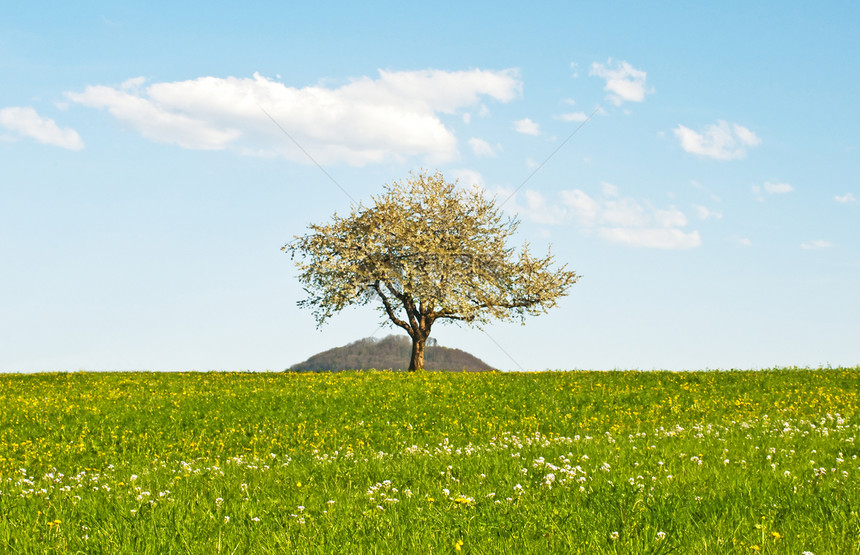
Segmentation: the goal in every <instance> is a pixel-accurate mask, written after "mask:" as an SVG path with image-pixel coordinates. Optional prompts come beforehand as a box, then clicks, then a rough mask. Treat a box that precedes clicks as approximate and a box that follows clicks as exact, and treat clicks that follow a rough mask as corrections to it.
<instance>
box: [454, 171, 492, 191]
mask: <svg viewBox="0 0 860 555" xmlns="http://www.w3.org/2000/svg"><path fill="white" fill-rule="evenodd" d="M451 175H452V176H453V177H454V179H456V180H457V181H458V182H459V184H460V185H461V186H462V187H464V188H467V189H470V188H473V187H477V188H478V189H482V190H486V186H485V185H484V176H482V175H481V174H480V173H479V172H476V171H475V170H469V169H465V168H464V169H457V170H452V171H451Z"/></svg>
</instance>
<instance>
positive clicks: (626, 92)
mask: <svg viewBox="0 0 860 555" xmlns="http://www.w3.org/2000/svg"><path fill="white" fill-rule="evenodd" d="M611 64H612V58H610V59H609V60H608V61H607V63H606V65H603V64H599V63H597V62H594V63H593V64H591V71H589V72H588V74H589V75H596V76H597V77H600V78H601V79H604V80H606V86H605V87H604V90H606V91H609V95H608V98H609V100H610V101H611V102H612V103H613V104H615V105H616V106H620V105H621V104H623V103H624V102H625V101H628V102H642V101H643V100H645V95H646V94H651V93H653V92H654V89H653V88H651V89H649V88H648V87H647V85H646V83H645V80H646V78H647V74H646V73H645V72H644V71H642V70H640V69H636V68H634V67H633V66H631V65H630V64H629V63H627V62H624V61H621V62H618V63H617V64H615V69H610V67H609V66H611Z"/></svg>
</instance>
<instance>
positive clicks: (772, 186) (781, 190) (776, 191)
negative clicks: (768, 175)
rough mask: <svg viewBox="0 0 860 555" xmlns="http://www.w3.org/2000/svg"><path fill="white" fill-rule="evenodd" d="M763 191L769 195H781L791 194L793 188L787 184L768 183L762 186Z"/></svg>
mask: <svg viewBox="0 0 860 555" xmlns="http://www.w3.org/2000/svg"><path fill="white" fill-rule="evenodd" d="M764 190H765V192H767V193H770V194H771V195H781V194H785V193H790V192H792V191H793V190H794V187H792V186H791V185H789V184H788V183H771V182H769V181H768V182H766V183H765V184H764Z"/></svg>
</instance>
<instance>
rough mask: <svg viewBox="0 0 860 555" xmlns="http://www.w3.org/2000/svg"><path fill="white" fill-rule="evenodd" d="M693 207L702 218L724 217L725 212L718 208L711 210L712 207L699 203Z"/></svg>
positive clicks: (719, 218) (717, 218)
mask: <svg viewBox="0 0 860 555" xmlns="http://www.w3.org/2000/svg"><path fill="white" fill-rule="evenodd" d="M693 209H694V210H695V211H696V216H698V217H699V219H700V220H703V221H704V220H710V219H714V220H721V219H723V213H722V212H720V211H718V210H711V209H710V208H708V207H706V206H701V205H699V204H696V205H694V206H693Z"/></svg>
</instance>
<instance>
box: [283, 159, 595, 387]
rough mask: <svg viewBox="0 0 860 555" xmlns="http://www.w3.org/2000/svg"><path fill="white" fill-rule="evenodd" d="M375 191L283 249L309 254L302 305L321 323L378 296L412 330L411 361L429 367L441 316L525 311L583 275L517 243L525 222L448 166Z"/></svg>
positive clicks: (549, 302)
mask: <svg viewBox="0 0 860 555" xmlns="http://www.w3.org/2000/svg"><path fill="white" fill-rule="evenodd" d="M372 200H373V204H372V206H367V207H365V206H362V205H359V206H357V207H353V208H352V210H351V211H350V214H349V215H348V216H346V217H342V216H339V215H338V214H335V215H334V216H333V217H332V220H331V222H330V223H327V224H312V225H310V226H309V229H310V233H308V234H306V235H302V236H298V237H295V240H294V241H292V242H291V243H289V244H287V245H284V247H282V249H281V250H285V251H288V252H290V253H291V255H292V256H293V258H294V259H295V258H296V256H297V255H298V257H299V259H300V260H298V261H297V262H296V266H297V267H298V269H299V271H300V275H299V281H300V282H301V283H302V285H303V287H304V289H305V291H306V292H307V293H308V297H307V298H306V299H304V300H302V301H300V302H299V306H302V307H308V308H311V309H313V311H314V316H315V318H316V320H317V323H318V325H322V324H323V323H324V322H325V321H326V320H327V319H328V318H329V317H331V316H332V315H333V314H334V313H336V312H338V311H340V310H341V309H343V308H344V307H346V306H349V305H363V304H368V303H374V304H377V306H378V308H379V310H380V311H381V312H382V314H383V315H384V316H385V317H386V318H387V319H388V320H390V322H391V323H392V324H394V325H396V326H399V327H401V328H403V329H404V330H405V331H406V333H407V334H409V337H411V338H412V354H411V359H410V362H409V370H412V371H414V370H423V368H424V347H425V344H426V341H427V338H428V337H429V336H430V329H431V327H432V326H433V324H434V323H436V322H437V321H444V320H448V321H459V322H464V323H466V324H469V325H481V324H485V323H487V322H489V321H490V320H493V319H499V320H514V319H520V320H523V319H524V318H525V316H526V315H538V314H541V313H544V312H546V311H547V310H549V309H550V308H552V307H553V306H555V305H556V300H557V299H558V298H559V297H561V296H563V295H565V294H567V291H568V289H569V288H570V286H571V285H573V284H574V283H576V281H577V279H578V277H579V276H577V275H576V274H575V273H574V272H572V271H568V270H566V266H562V267H561V268H558V269H555V270H552V269H551V266H552V264H553V257H552V255H551V254H549V253H547V255H546V256H545V257H542V258H540V257H535V256H532V254H531V253H530V252H529V249H528V245H526V246H525V247H523V248H522V250H520V251H519V252H516V251H515V250H514V249H513V248H511V247H509V246H508V244H507V241H508V239H510V238H511V237H512V236H513V234H514V233H515V231H516V228H517V225H518V223H519V222H518V221H517V220H516V219H513V218H505V217H504V216H503V214H502V212H501V209H500V208H498V207H496V206H495V202H494V201H492V200H488V199H486V198H485V197H484V195H483V194H482V193H481V192H480V191H478V190H470V191H467V190H463V189H460V188H458V187H457V186H456V182H454V183H452V182H448V181H446V180H445V178H444V177H443V176H442V174H441V173H438V172H437V173H433V174H430V173H427V172H422V173H418V174H414V173H413V174H411V177H410V178H409V179H407V180H405V181H395V182H393V183H391V184H390V185H386V188H385V192H384V193H382V194H381V195H379V196H378V197H373V198H372Z"/></svg>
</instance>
